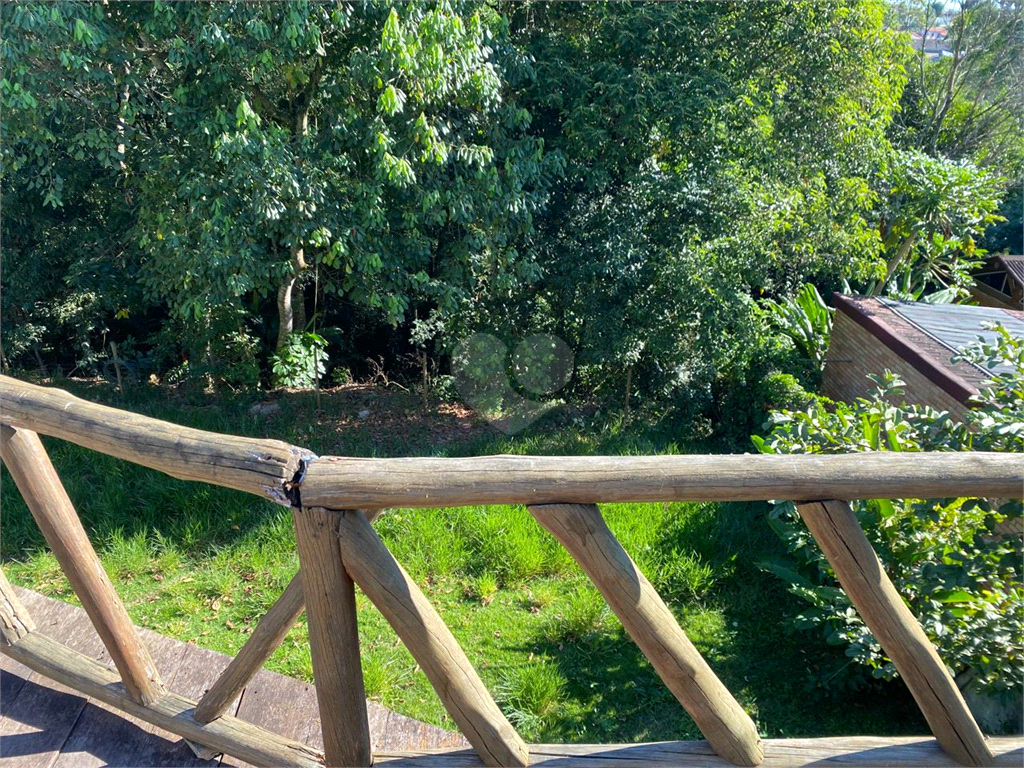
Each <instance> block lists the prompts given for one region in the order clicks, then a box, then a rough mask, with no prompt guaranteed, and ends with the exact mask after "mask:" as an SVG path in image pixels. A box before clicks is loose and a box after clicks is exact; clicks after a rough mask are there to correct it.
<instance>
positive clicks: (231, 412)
mask: <svg viewBox="0 0 1024 768" xmlns="http://www.w3.org/2000/svg"><path fill="white" fill-rule="evenodd" d="M62 386H65V387H66V388H68V389H71V390H73V391H75V392H76V393H77V394H81V395H82V396H84V397H89V398H91V399H94V400H99V401H105V402H108V403H110V404H113V405H118V406H120V407H125V408H129V409H131V410H135V411H138V412H143V413H147V414H150V415H153V416H156V417H159V418H166V419H169V420H173V421H175V422H177V423H180V424H187V425H190V426H196V427H200V428H203V429H210V430H215V431H222V432H232V433H236V434H247V435H253V436H273V437H277V438H280V439H283V440H286V441H289V442H293V443H296V444H299V445H304V446H306V447H309V448H311V449H312V450H314V451H316V452H317V453H320V454H329V453H332V454H347V455H364V456H394V455H432V454H437V455H467V454H484V453H498V452H503V453H597V452H600V453H626V452H639V451H643V452H652V451H659V450H660V451H665V450H675V447H674V446H671V445H668V446H666V445H664V444H663V441H662V442H659V441H658V440H649V439H643V438H638V437H631V436H629V435H624V434H614V433H609V434H605V435H603V436H600V435H597V434H595V433H594V432H593V431H591V430H584V429H581V428H579V427H576V426H574V425H573V424H572V423H571V420H569V419H562V420H558V419H550V418H549V419H548V420H547V421H546V422H545V423H542V424H539V425H535V427H534V428H532V429H531V430H528V431H527V432H526V433H525V434H524V435H519V436H516V437H513V438H508V437H505V436H502V435H500V434H499V433H497V432H496V431H494V430H491V429H490V428H488V427H486V426H483V425H480V424H477V423H474V422H473V421H472V420H471V418H470V417H469V415H468V414H466V413H465V412H462V411H459V410H458V409H456V408H452V407H441V408H439V409H435V410H432V411H430V412H425V411H424V409H423V408H422V404H421V403H420V402H419V400H418V399H415V398H412V397H406V396H403V395H400V394H399V395H396V394H394V393H391V392H382V391H380V390H375V389H372V388H368V387H352V388H348V389H345V390H341V391H335V392H332V393H325V395H324V398H323V401H322V408H321V411H320V413H321V415H320V416H317V413H316V410H315V408H314V403H313V399H312V396H311V395H306V394H292V395H284V396H282V397H280V398H279V401H280V405H281V411H280V412H278V413H276V414H275V415H273V416H272V417H269V418H265V417H252V416H249V415H248V407H249V405H250V404H251V403H252V402H253V400H252V398H251V397H245V398H235V397H227V398H221V399H219V400H210V399H207V398H204V397H202V396H199V395H196V396H192V397H182V396H179V395H176V394H174V393H171V392H168V391H166V390H160V389H156V388H150V387H139V388H137V389H135V390H133V391H131V392H130V393H129V394H128V395H126V396H120V395H118V394H117V393H116V392H112V391H111V390H110V389H109V387H106V386H104V385H96V384H85V383H77V382H65V383H62ZM363 409H368V410H370V415H369V416H368V417H366V418H364V419H359V418H358V417H357V414H358V413H359V412H360V411H361V410H363ZM47 444H48V446H49V448H50V451H51V456H52V458H53V460H54V463H55V464H56V466H57V468H58V471H59V472H60V473H61V476H62V477H63V479H64V482H65V484H66V486H67V489H68V492H69V494H70V495H71V497H72V499H73V500H74V501H75V502H76V504H77V506H78V510H79V513H80V515H81V517H82V519H83V522H84V524H85V526H86V529H87V530H88V531H89V532H90V535H91V536H92V539H93V541H94V543H95V545H96V547H97V549H98V551H99V552H100V556H101V559H102V560H103V562H104V565H105V566H106V568H107V569H108V571H109V572H110V574H111V577H112V578H113V579H114V581H115V583H116V584H117V586H118V588H119V590H120V592H121V595H122V597H123V598H124V600H125V602H126V603H127V605H128V607H129V611H130V612H131V614H132V617H133V618H134V620H135V621H136V622H137V623H138V624H140V625H143V626H147V627H150V628H152V629H155V630H157V631H160V632H163V633H165V634H168V635H171V636H173V637H177V638H179V639H182V640H190V641H194V642H196V643H199V644H200V645H204V646H206V647H209V648H212V649H214V650H217V651H222V652H225V653H234V652H236V651H237V650H238V648H239V647H241V645H242V643H243V642H244V641H245V639H246V637H247V635H248V633H249V632H250V631H251V629H252V627H253V626H254V625H255V623H256V622H257V621H258V620H259V618H260V616H262V614H263V613H264V612H265V611H266V609H267V608H268V607H269V606H270V605H271V604H272V603H273V601H274V600H275V599H276V598H277V596H278V595H279V594H280V592H281V590H282V589H283V588H284V585H285V584H286V583H287V582H288V580H289V579H290V578H291V577H292V575H293V574H294V573H295V571H296V569H297V567H298V564H297V559H296V556H295V553H294V539H293V532H292V528H291V520H290V514H289V512H288V510H286V509H284V508H281V507H277V506H274V505H272V504H270V503H268V502H263V501H260V500H258V499H256V498H254V497H251V496H247V495H244V494H240V493H236V492H233V491H229V490H226V489H222V488H214V487H211V486H204V485H197V484H191V483H185V482H182V481H177V480H174V479H172V478H169V477H165V476H163V475H160V474H159V473H157V472H153V471H151V470H148V469H144V468H142V467H137V466H134V465H131V464H128V463H125V462H121V461H118V460H116V459H112V458H109V457H106V456H101V455H99V454H95V453H91V452H89V451H85V450H83V449H79V448H78V447H76V446H73V445H69V444H67V443H62V442H60V441H55V440H47ZM2 480H3V501H4V504H3V526H2V542H0V543H2V559H3V562H4V569H5V572H6V573H7V574H8V576H9V577H10V578H11V579H12V580H13V581H15V582H16V583H20V584H22V585H24V586H27V587H31V588H33V589H36V590H38V591H41V592H44V593H46V594H50V595H54V596H57V597H60V598H62V599H67V600H69V601H74V598H73V595H72V593H71V591H70V588H69V586H68V584H67V582H66V580H65V579H64V578H63V576H62V574H61V572H60V569H59V567H58V566H57V564H56V562H55V560H54V559H53V557H52V555H50V554H49V553H48V552H47V551H46V549H45V544H44V542H43V541H42V538H41V536H40V534H39V532H38V530H37V529H36V528H35V525H34V523H33V522H32V520H31V518H30V517H29V515H28V513H27V511H26V510H25V508H24V505H23V503H22V501H21V498H20V496H19V495H18V494H17V491H16V489H15V488H14V486H13V483H12V482H11V480H10V477H9V475H7V473H6V472H4V473H3V478H2ZM604 511H605V513H606V516H607V518H608V522H609V525H610V526H611V528H612V530H613V531H614V532H615V533H616V534H617V535H618V536H619V537H620V539H621V541H622V543H623V545H624V546H625V547H626V549H627V550H628V551H629V552H630V553H631V554H632V555H633V557H634V559H635V560H637V562H638V563H639V564H640V567H641V569H642V570H643V571H644V572H645V574H646V575H647V576H648V577H649V578H650V579H651V580H652V581H653V582H654V584H655V586H656V587H657V588H658V589H659V591H660V592H661V594H662V596H663V597H664V598H665V599H666V601H667V602H668V603H669V604H670V605H671V606H672V608H673V610H674V611H675V613H676V615H677V617H678V618H679V620H680V622H681V624H682V625H683V627H684V628H685V629H686V631H687V632H688V633H689V635H690V637H691V639H692V640H693V641H694V643H695V644H696V645H697V647H698V648H699V649H700V651H701V652H702V653H703V654H704V655H705V656H706V658H708V659H709V661H710V663H711V665H712V667H713V668H714V669H715V670H716V671H717V672H718V673H719V674H720V676H721V677H722V678H723V680H724V682H725V684H726V685H727V686H728V687H729V689H730V690H731V691H733V693H734V694H735V695H736V696H737V698H738V699H739V700H740V702H741V703H742V704H743V705H744V706H745V707H746V708H747V709H748V711H750V712H751V713H752V714H753V716H754V717H755V719H756V721H757V723H758V726H759V728H760V729H761V731H762V733H763V734H765V735H768V736H797V735H832V734H858V733H871V734H888V733H919V732H920V733H923V732H925V730H924V723H923V721H922V720H921V718H920V716H919V715H918V714H917V713H916V710H915V708H914V706H913V702H912V701H911V699H910V698H909V695H908V694H907V693H906V690H905V688H903V686H902V684H899V683H897V684H894V685H890V686H888V687H887V688H886V689H885V692H884V695H879V692H878V691H874V692H867V693H859V694H854V693H850V692H832V693H828V694H826V693H825V692H823V691H821V690H820V689H810V688H808V685H807V680H808V671H809V670H817V669H821V668H824V667H827V666H828V665H830V664H835V662H836V653H835V650H834V649H832V648H829V647H827V646H825V645H824V644H823V643H822V642H821V641H820V640H818V639H817V637H816V636H810V635H806V634H798V635H794V634H793V633H792V632H791V631H790V630H789V629H788V626H789V622H788V619H789V617H791V616H792V615H793V614H795V613H797V612H798V611H799V610H800V608H801V605H800V603H799V602H798V601H796V599H795V598H793V597H792V596H790V595H788V594H787V593H786V592H785V591H784V589H782V588H781V586H780V585H779V584H778V583H777V582H776V581H775V580H774V579H773V577H771V576H768V575H766V574H765V573H764V572H762V571H761V570H760V569H759V568H758V567H757V562H759V561H761V560H764V559H765V558H768V557H771V556H773V555H776V554H779V553H780V552H781V545H780V543H779V542H778V540H777V539H776V537H775V536H774V534H772V532H771V531H770V529H769V528H768V526H767V524H766V522H765V507H764V505H760V504H742V505H740V504H734V505H715V504H704V505H698V504H618V505H608V506H606V507H605V508H604ZM377 527H378V530H379V531H380V532H381V535H382V537H383V538H384V540H385V542H386V543H387V544H388V545H389V546H390V547H391V548H392V551H393V552H394V553H395V556H396V557H397V558H398V560H399V561H400V562H402V563H403V564H404V565H405V567H406V568H407V570H408V571H409V572H410V574H411V575H412V576H413V577H414V578H415V579H416V580H417V581H418V583H419V584H420V585H421V586H422V587H423V588H424V590H425V591H426V593H427V595H428V596H429V597H430V599H431V600H432V601H433V602H434V604H435V606H436V607H437V609H438V610H439V612H440V613H441V615H442V616H443V617H444V618H445V620H446V621H447V622H448V624H449V626H450V627H451V629H452V631H453V632H454V633H455V635H456V637H457V638H458V639H459V641H460V642H461V643H462V644H463V647H464V648H465V649H466V652H467V654H468V655H469V657H470V659H471V660H472V661H473V662H474V664H475V665H476V666H477V668H478V670H479V671H480V674H481V676H482V677H483V679H484V681H485V683H487V685H488V686H489V687H490V688H491V690H492V691H493V692H495V694H496V696H497V697H498V699H499V702H500V703H501V704H502V706H503V708H504V709H505V711H506V712H507V713H508V714H509V715H510V717H511V718H512V719H513V720H514V722H515V723H516V724H517V726H518V727H519V728H520V730H521V731H522V733H523V735H524V736H525V737H526V738H528V739H531V740H544V741H586V742H614V741H636V740H662V739H676V738H695V737H698V732H697V730H696V728H695V727H694V725H693V722H692V721H691V720H690V718H689V717H688V716H687V715H686V714H685V713H684V712H683V711H682V709H681V708H680V707H679V705H678V704H677V703H676V702H675V700H674V699H673V698H672V696H671V695H670V694H669V693H668V691H667V690H666V689H665V688H664V686H663V685H661V683H660V681H659V680H658V678H657V676H656V675H655V674H654V672H653V671H652V670H651V668H650V666H649V664H648V663H647V662H646V660H645V659H644V658H643V657H642V656H641V655H640V654H639V653H638V652H637V650H636V649H635V647H634V646H633V645H632V643H631V642H630V641H629V639H628V638H627V637H626V636H625V635H624V633H623V630H622V627H621V625H620V624H619V623H618V621H617V620H616V619H615V618H614V617H613V616H610V615H609V613H608V611H607V609H606V608H605V607H604V604H603V602H602V600H601V599H600V596H599V595H598V594H597V592H596V591H595V590H594V589H593V588H592V587H591V586H590V585H589V582H588V581H587V580H586V578H585V577H584V576H583V574H582V573H581V571H580V570H579V569H578V568H577V567H576V566H575V564H574V563H573V562H572V561H571V560H570V559H569V558H568V556H567V555H566V554H565V553H564V551H562V550H561V548H560V547H559V546H558V545H557V543H556V542H555V541H554V539H552V538H551V537H550V536H549V535H548V534H547V533H546V532H544V531H543V530H541V529H540V527H539V526H538V525H536V523H534V521H533V520H532V518H530V516H529V514H528V513H527V512H526V510H525V509H524V508H522V507H490V508H482V507H473V508H463V509H450V510H431V511H416V510H407V509H403V510H394V511H392V512H389V513H388V514H387V515H385V516H384V517H383V518H382V519H381V520H380V521H379V522H378V524H377ZM358 604H359V609H360V615H359V620H360V635H361V637H362V643H363V664H364V676H365V679H366V687H367V692H368V695H370V696H372V697H374V698H376V699H377V700H379V701H380V702H382V703H383V704H385V705H386V706H389V707H391V708H393V709H395V710H397V711H399V712H401V713H403V714H407V715H410V716H413V717H417V718H420V719H423V720H426V721H428V722H433V723H438V724H441V725H444V726H447V727H449V728H451V727H454V726H453V724H452V722H451V720H450V719H449V718H447V716H446V714H445V713H444V710H443V709H442V708H441V706H440V703H439V702H438V700H437V698H436V696H434V694H433V692H432V690H431V688H430V686H429V684H428V682H427V680H426V678H425V677H424V676H423V674H422V672H420V671H419V670H418V669H417V667H416V665H415V663H414V662H413V660H412V658H411V657H410V656H409V654H408V652H406V651H405V649H404V647H402V645H401V644H400V643H399V642H398V640H397V638H396V637H395V635H394V633H393V632H392V631H391V630H390V628H389V627H388V625H387V623H386V622H385V621H384V620H383V619H382V618H381V616H380V615H379V614H378V613H377V612H376V610H374V609H373V607H372V606H371V605H369V604H368V603H367V601H366V600H365V598H363V596H362V595H361V594H360V595H359V596H358ZM269 666H270V667H271V668H272V669H275V670H277V671H279V672H283V673H285V674H288V675H293V676H296V677H301V678H305V679H311V678H312V670H311V667H310V661H309V653H308V649H307V645H306V626H305V619H304V618H303V619H302V620H301V621H300V623H299V625H298V626H296V627H295V628H294V629H293V631H292V633H291V634H290V635H289V637H288V638H287V639H286V640H285V643H284V644H283V646H282V647H281V648H280V649H279V650H278V651H277V653H276V654H275V655H274V656H273V658H272V659H271V661H270V662H269Z"/></svg>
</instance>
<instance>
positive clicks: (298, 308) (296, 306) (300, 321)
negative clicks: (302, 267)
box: [292, 280, 308, 333]
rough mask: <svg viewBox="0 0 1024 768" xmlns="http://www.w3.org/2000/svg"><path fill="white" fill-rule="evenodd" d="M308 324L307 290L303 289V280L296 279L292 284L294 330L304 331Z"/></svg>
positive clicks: (297, 331)
mask: <svg viewBox="0 0 1024 768" xmlns="http://www.w3.org/2000/svg"><path fill="white" fill-rule="evenodd" d="M307 324H308V320H307V319H306V292H305V291H304V290H303V289H302V283H301V281H300V280H296V281H295V284H294V285H293V286H292V331H293V332H294V333H302V332H303V331H305V330H306V325H307Z"/></svg>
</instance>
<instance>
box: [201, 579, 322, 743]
mask: <svg viewBox="0 0 1024 768" xmlns="http://www.w3.org/2000/svg"><path fill="white" fill-rule="evenodd" d="M304 610H306V601H305V597H304V596H303V594H302V572H301V571H300V572H299V573H296V574H295V576H294V577H292V580H291V581H290V582H289V583H288V586H287V587H285V590H284V592H282V593H281V596H280V597H279V598H278V599H277V602H275V603H274V604H273V605H272V606H271V607H270V610H269V611H267V612H266V614H265V615H264V616H263V618H262V619H260V622H259V624H257V625H256V628H255V629H254V630H253V631H252V634H251V635H250V636H249V639H248V640H246V641H245V645H243V646H242V648H241V650H239V652H238V654H237V655H236V656H235V658H233V659H232V660H231V663H230V664H228V668H227V669H225V670H224V672H223V673H222V674H221V676H220V677H218V678H217V681H216V682H215V683H214V684H213V685H212V686H210V690H208V691H207V692H206V694H205V695H204V696H203V697H202V698H201V699H200V700H199V705H198V706H197V707H196V720H198V721H199V722H200V723H208V722H210V721H211V720H216V719H217V718H218V717H220V716H221V715H223V714H224V713H225V712H226V711H227V709H228V707H230V706H231V704H232V703H233V702H234V701H235V699H237V698H238V695H239V694H240V693H241V692H242V689H243V688H245V686H246V685H248V684H249V681H250V680H252V678H253V676H254V675H255V674H256V673H257V672H259V671H260V669H262V668H263V665H264V664H265V663H266V661H267V659H269V658H270V657H271V655H272V654H273V653H274V651H275V650H277V646H279V645H280V644H281V642H282V641H283V640H284V638H285V635H287V634H288V632H289V630H291V628H292V626H293V625H294V624H295V622H296V621H297V620H298V618H299V616H301V615H302V612H303V611H304Z"/></svg>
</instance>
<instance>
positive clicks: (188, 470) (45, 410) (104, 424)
mask: <svg viewBox="0 0 1024 768" xmlns="http://www.w3.org/2000/svg"><path fill="white" fill-rule="evenodd" d="M0 414H2V419H3V423H5V424H10V425H11V426H13V427H20V428H24V429H29V430H32V431H35V432H38V433H40V434H44V435H50V436H52V437H59V438H61V439H63V440H68V441H70V442H72V443H76V444H78V445H81V446H84V447H86V448H91V449H93V450H95V451H99V452H100V453H106V454H109V455H111V456H116V457H118V458H120V459H127V460H128V461H134V462H135V463H136V464H142V465H143V466H145V467H150V468H152V469H156V470H159V471H161V472H164V473H166V474H168V475H171V476H172V477H178V478H181V479H183V480H201V481H203V482H206V483H212V484H213V485H223V486H226V487H228V488H235V489H237V490H240V491H247V492H249V493H254V494H256V495H258V496H262V497H264V498H268V499H271V500H272V501H275V502H277V503H279V504H283V505H285V506H291V501H290V499H289V492H290V490H291V483H292V481H293V479H294V478H295V476H296V473H298V472H299V470H300V469H301V462H302V460H303V459H306V458H309V457H311V456H312V455H313V454H311V453H310V452H309V451H306V450H305V449H302V448H296V447H294V446H291V445H288V444H287V443H282V442H280V441H278V440H256V439H253V438H248V437H235V436H233V435H220V434H216V433H214V432H204V431H202V430H199V429H189V428H187V427H179V426H177V425H176V424H170V423H168V422H166V421H160V420H159V419H151V418H149V417H147V416H140V415H138V414H135V413H129V412H128V411H121V410H118V409H117V408H109V407H107V406H105V405H96V404H95V403H90V402H88V401H86V400H82V399H80V398H77V397H74V396H73V395H69V394H68V393H67V392H64V391H62V390H59V389H49V388H47V387H37V386H35V385H33V384H26V383H25V382H22V381H18V380H17V379H12V378H10V377H9V376H0Z"/></svg>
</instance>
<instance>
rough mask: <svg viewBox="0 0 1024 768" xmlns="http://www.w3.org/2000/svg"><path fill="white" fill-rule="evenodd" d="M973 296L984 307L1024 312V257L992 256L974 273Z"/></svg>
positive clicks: (1001, 254) (1004, 254)
mask: <svg viewBox="0 0 1024 768" xmlns="http://www.w3.org/2000/svg"><path fill="white" fill-rule="evenodd" d="M971 296H972V297H973V298H974V299H975V300H976V301H977V302H978V303H979V304H981V305H982V306H983V307H1000V308H1002V309H1017V310H1024V256H1021V255H1016V256H1011V255H1010V254H1006V253H1000V254H996V255H995V256H991V257H990V258H989V259H988V260H987V261H986V262H985V266H983V267H982V268H981V269H979V270H978V271H977V272H975V273H974V287H973V288H972V289H971Z"/></svg>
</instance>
